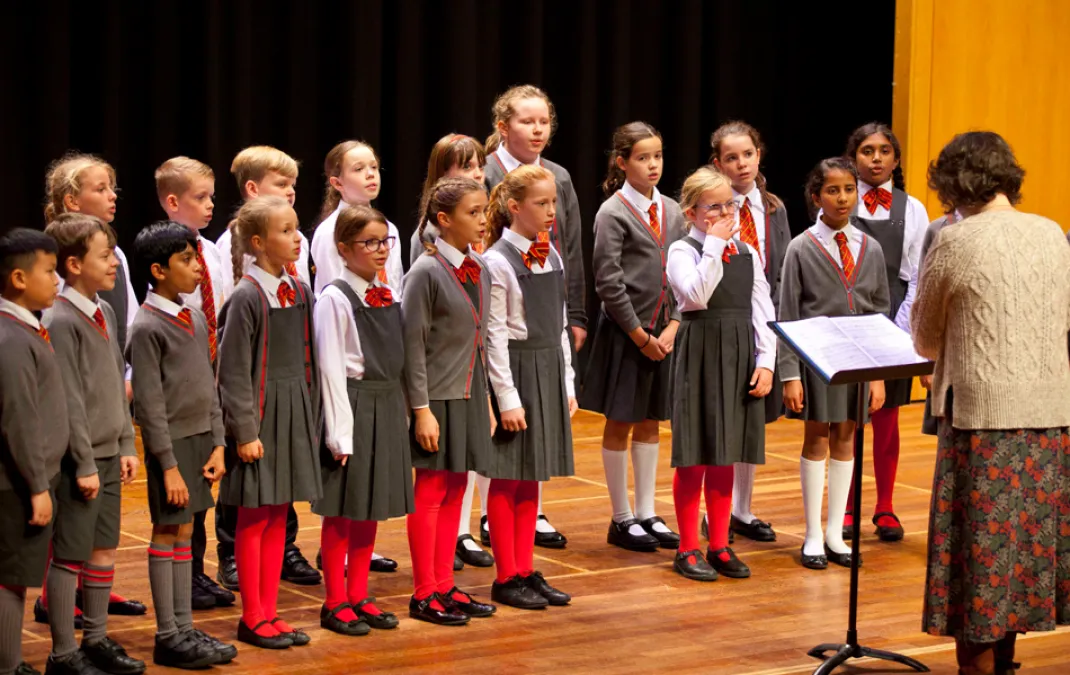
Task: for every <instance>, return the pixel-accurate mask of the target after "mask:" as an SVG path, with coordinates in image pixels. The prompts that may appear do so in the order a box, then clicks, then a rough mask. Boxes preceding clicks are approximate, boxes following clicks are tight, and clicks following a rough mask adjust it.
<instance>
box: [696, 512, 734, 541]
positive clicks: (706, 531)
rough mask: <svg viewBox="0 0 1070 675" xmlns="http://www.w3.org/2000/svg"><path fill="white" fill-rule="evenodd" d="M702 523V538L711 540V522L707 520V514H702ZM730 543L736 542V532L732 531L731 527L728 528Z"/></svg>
mask: <svg viewBox="0 0 1070 675" xmlns="http://www.w3.org/2000/svg"><path fill="white" fill-rule="evenodd" d="M700 524H701V526H702V538H703V539H705V540H706V541H709V540H710V523H709V521H707V520H706V516H702V520H701V521H700ZM728 543H729V544H734V543H736V533H735V532H733V531H732V528H731V527H729V528H728Z"/></svg>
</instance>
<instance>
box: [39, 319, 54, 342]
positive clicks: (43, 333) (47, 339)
mask: <svg viewBox="0 0 1070 675" xmlns="http://www.w3.org/2000/svg"><path fill="white" fill-rule="evenodd" d="M37 334H38V335H40V336H41V339H42V340H44V341H45V342H47V343H48V344H52V338H51V337H50V336H49V334H48V329H47V328H45V325H44V324H38V325H37Z"/></svg>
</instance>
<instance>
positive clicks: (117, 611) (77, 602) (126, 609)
mask: <svg viewBox="0 0 1070 675" xmlns="http://www.w3.org/2000/svg"><path fill="white" fill-rule="evenodd" d="M82 602H83V600H82V589H80V588H78V589H75V591H74V606H75V607H77V608H78V609H83V606H82ZM83 611H84V610H83ZM147 611H149V610H148V607H146V606H145V603H143V602H139V601H137V600H123V601H121V602H109V603H108V614H109V615H111V616H141V615H142V614H144V613H145V612H147Z"/></svg>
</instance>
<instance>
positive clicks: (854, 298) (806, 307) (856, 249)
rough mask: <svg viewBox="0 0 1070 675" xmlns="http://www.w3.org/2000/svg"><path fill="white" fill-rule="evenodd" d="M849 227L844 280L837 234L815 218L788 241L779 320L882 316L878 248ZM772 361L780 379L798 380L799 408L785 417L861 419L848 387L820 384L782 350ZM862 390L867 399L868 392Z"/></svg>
mask: <svg viewBox="0 0 1070 675" xmlns="http://www.w3.org/2000/svg"><path fill="white" fill-rule="evenodd" d="M853 223H854V219H853V218H852V222H851V223H849V224H848V225H846V226H845V227H844V228H843V229H842V230H840V232H842V233H844V234H845V235H846V237H847V247H848V250H849V251H850V253H851V256H852V259H853V260H854V270H853V272H852V274H851V276H850V277H846V276H845V275H844V270H843V261H842V259H841V254H840V251H839V245H838V244H837V242H836V240H835V235H836V234H837V232H835V231H833V230H832V229H831V228H830V227H829V226H828V225H826V224H825V223H824V221H822V220H821V219H820V218H818V219H817V222H816V223H814V225H812V226H811V227H810V228H809V229H808V230H806V231H805V232H803V233H802V234H800V235H799V236H797V237H795V238H794V239H792V241H791V243H790V244H789V245H788V250H787V254H786V255H785V257H784V270H783V273H782V275H781V286H780V313H779V316H778V319H779V320H780V321H795V320H798V319H809V318H811V317H815V316H849V315H852V314H873V313H881V314H886V313H887V312H888V308H889V307H890V303H889V298H888V280H887V277H886V275H885V272H884V254H883V252H882V251H881V245H880V243H879V242H877V240H876V239H875V238H873V237H870V236H869V235H867V234H865V233H863V232H862V231H861V230H860V229H859V228H857V227H855V225H854V224H853ZM777 359H778V361H777V362H778V365H779V367H780V379H781V381H782V382H790V381H792V380H801V381H802V385H803V410H802V412H801V413H795V412H791V411H788V413H787V416H788V417H791V418H793V419H803V420H808V421H814V422H829V423H833V422H844V421H847V420H852V421H855V422H858V421H865V420H856V419H855V417H856V414H855V413H856V410H855V408H856V401H857V399H856V398H855V396H856V390H857V388H856V387H855V386H854V385H846V384H841V385H834V386H829V385H827V384H825V383H824V382H822V381H821V378H820V377H818V375H817V374H816V373H814V372H813V371H812V370H810V369H809V368H807V367H805V366H804V365H803V364H801V363H800V362H799V359H798V357H796V356H795V354H794V353H793V352H792V351H791V350H790V349H788V348H786V347H782V348H781V349H780V350H779V352H778V356H777ZM863 390H864V391H863V393H864V395H868V393H866V392H868V388H865V387H864V388H863ZM866 417H867V418H868V415H867V416H866Z"/></svg>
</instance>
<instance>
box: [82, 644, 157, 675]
mask: <svg viewBox="0 0 1070 675" xmlns="http://www.w3.org/2000/svg"><path fill="white" fill-rule="evenodd" d="M82 653H83V654H85V656H86V658H87V659H89V660H90V662H92V664H93V665H94V666H96V667H97V668H100V669H101V670H103V671H104V672H106V673H111V675H141V673H143V672H145V662H144V661H141V660H139V659H135V658H134V657H132V656H130V655H128V654H127V653H126V650H125V649H123V648H122V645H120V644H119V643H118V642H116V641H115V640H112V639H111V638H109V637H105V638H104V639H103V640H101V641H100V642H94V643H93V644H91V645H90V644H86V643H85V642H82Z"/></svg>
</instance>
